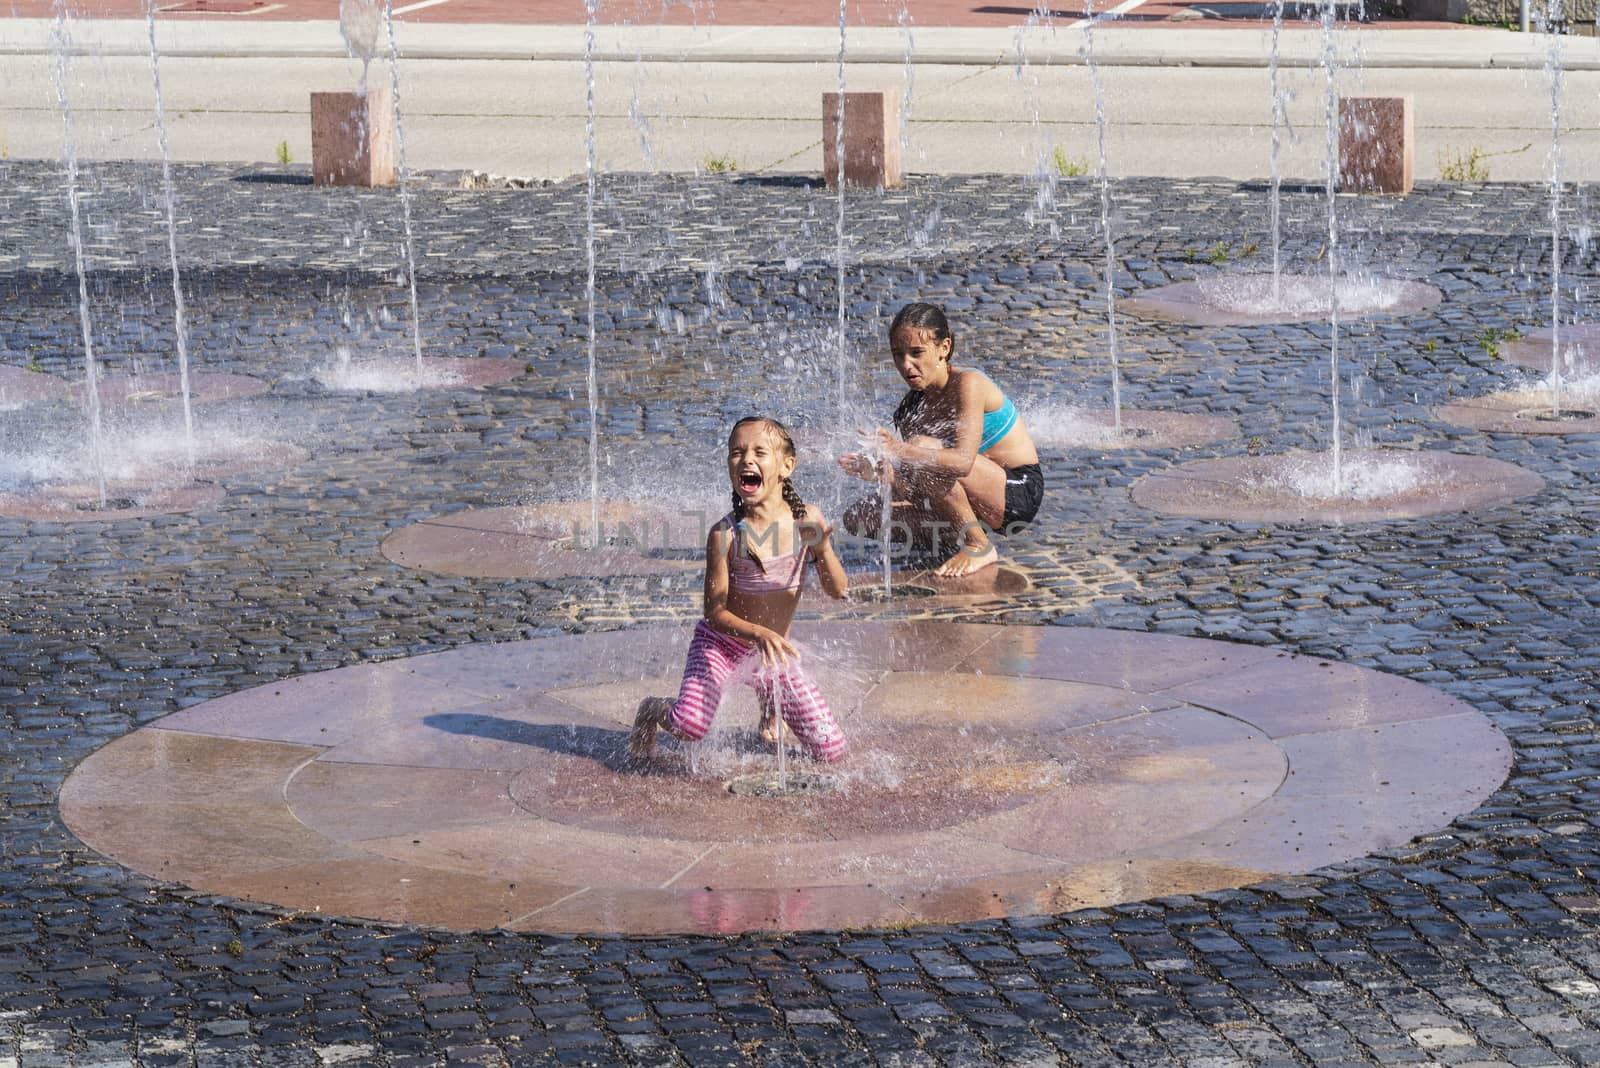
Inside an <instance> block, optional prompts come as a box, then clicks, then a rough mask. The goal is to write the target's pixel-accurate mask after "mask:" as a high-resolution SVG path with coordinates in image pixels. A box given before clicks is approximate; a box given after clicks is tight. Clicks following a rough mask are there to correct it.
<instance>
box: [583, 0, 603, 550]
mask: <svg viewBox="0 0 1600 1068" xmlns="http://www.w3.org/2000/svg"><path fill="white" fill-rule="evenodd" d="M599 17H600V0H584V4H583V20H584V21H583V85H584V88H583V103H584V114H583V142H584V153H585V154H584V165H583V172H584V197H583V223H584V228H583V253H584V261H585V264H586V272H585V274H584V283H583V296H584V306H585V308H586V309H587V325H588V340H587V346H588V347H587V352H588V361H589V362H588V377H587V386H588V399H589V502H590V505H589V507H590V513H589V520H590V527H589V533H590V542H589V544H591V545H599V544H600V378H599V372H598V369H597V367H596V365H595V361H596V351H595V350H596V348H597V339H598V335H597V332H596V326H595V233H594V201H595V183H596V180H597V179H598V173H597V172H598V170H599V166H598V163H597V159H596V149H595V103H594V40H595V24H596V23H597V22H598V20H599Z"/></svg>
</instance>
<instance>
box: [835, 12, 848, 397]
mask: <svg viewBox="0 0 1600 1068" xmlns="http://www.w3.org/2000/svg"><path fill="white" fill-rule="evenodd" d="M848 2H849V0H839V100H838V104H837V107H836V108H835V113H834V127H833V160H834V176H833V177H834V188H835V190H836V192H837V193H838V205H839V210H838V218H837V220H836V230H835V232H834V248H835V254H834V266H835V268H836V270H837V275H838V277H837V279H836V286H837V288H838V298H839V300H838V322H837V324H836V325H837V328H838V338H837V341H838V346H839V348H838V361H839V362H838V378H839V382H838V387H839V404H840V406H841V407H842V406H843V405H844V402H845V399H846V398H847V396H848V394H849V375H848V374H847V371H846V364H847V362H848V360H849V354H848V352H847V350H846V346H845V329H844V235H845V229H844V215H845V211H844V207H845V200H844V91H845V77H844V51H845V27H846V18H847V16H848V14H849V8H848Z"/></svg>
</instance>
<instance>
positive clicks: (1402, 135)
mask: <svg viewBox="0 0 1600 1068" xmlns="http://www.w3.org/2000/svg"><path fill="white" fill-rule="evenodd" d="M1411 110H1412V109H1411V96H1410V95H1409V94H1407V95H1405V96H1346V97H1341V98H1340V99H1339V189H1340V190H1341V191H1343V192H1346V193H1394V194H1401V195H1403V194H1406V193H1409V192H1411V187H1412V185H1413V184H1414V174H1413V171H1414V170H1415V166H1416V159H1415V147H1414V146H1415V141H1416V136H1415V131H1414V129H1413V122H1412V116H1411Z"/></svg>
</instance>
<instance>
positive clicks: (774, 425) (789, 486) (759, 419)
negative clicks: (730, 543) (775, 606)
mask: <svg viewBox="0 0 1600 1068" xmlns="http://www.w3.org/2000/svg"><path fill="white" fill-rule="evenodd" d="M746 423H761V424H763V425H764V426H765V427H766V428H767V430H768V431H770V432H771V433H772V434H774V435H776V436H777V438H778V444H779V445H780V446H781V447H782V448H783V451H784V453H785V454H787V455H788V456H789V458H790V459H793V458H794V455H795V451H794V438H792V437H790V436H789V429H788V428H787V427H785V426H784V425H783V424H782V423H780V422H778V421H777V420H776V419H773V418H771V417H770V416H765V415H747V416H745V417H744V418H743V419H740V420H739V421H738V422H737V423H735V424H733V430H730V431H728V440H729V441H732V440H733V433H734V431H736V430H738V429H739V428H740V427H742V426H744V425H745V424H746ZM783 503H784V504H787V505H788V506H789V512H790V514H791V515H793V516H794V518H795V521H796V522H799V521H800V520H802V519H804V518H805V517H806V502H805V499H804V498H802V497H801V496H800V491H799V490H797V489H795V488H794V480H793V479H789V478H786V479H784V480H783ZM733 518H734V521H735V522H738V523H742V522H743V521H744V498H743V497H740V496H739V494H738V493H734V494H733ZM739 540H740V542H741V543H742V542H743V541H744V540H745V538H744V534H743V532H742V530H741V533H740V534H739ZM745 555H746V556H748V557H749V558H750V559H751V560H753V561H755V564H756V566H757V567H763V565H762V563H761V557H760V556H758V555H757V554H756V551H755V549H754V548H753V547H750V546H746V547H745ZM763 569H764V568H763Z"/></svg>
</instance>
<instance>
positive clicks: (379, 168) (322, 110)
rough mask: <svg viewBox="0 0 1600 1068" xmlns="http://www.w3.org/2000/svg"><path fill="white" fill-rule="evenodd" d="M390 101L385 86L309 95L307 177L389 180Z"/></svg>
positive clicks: (339, 181)
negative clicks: (383, 87)
mask: <svg viewBox="0 0 1600 1068" xmlns="http://www.w3.org/2000/svg"><path fill="white" fill-rule="evenodd" d="M394 143H395V142H394V106H393V104H392V103H391V100H390V94H389V90H388V89H368V90H367V92H366V94H365V95H362V94H361V93H312V94H311V180H312V182H314V183H315V184H317V185H393V184H394V174H395V171H394Z"/></svg>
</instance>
